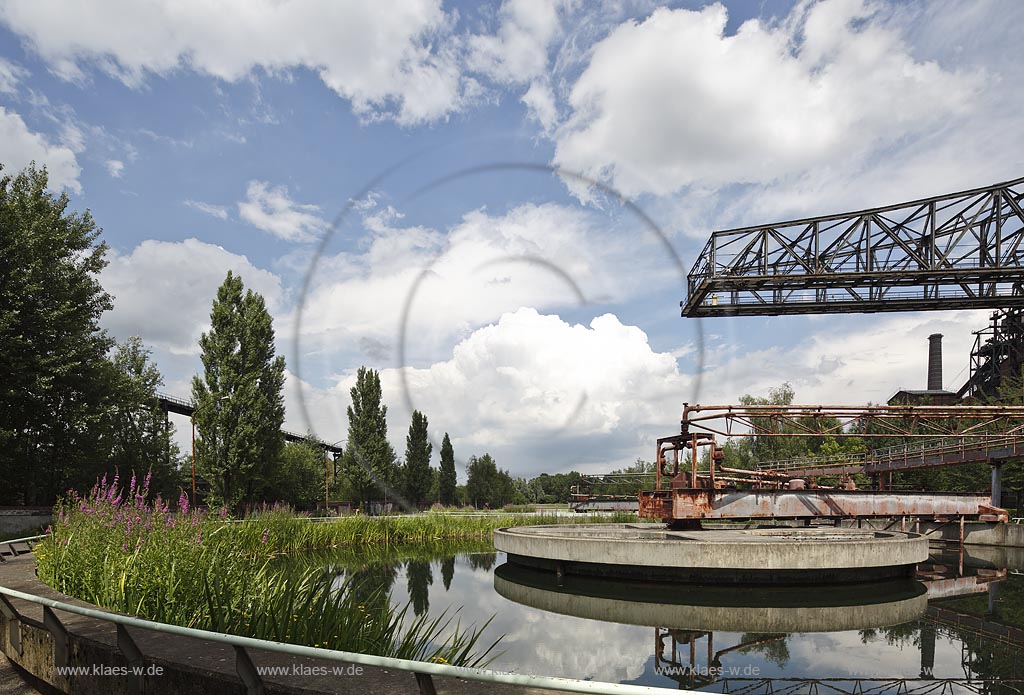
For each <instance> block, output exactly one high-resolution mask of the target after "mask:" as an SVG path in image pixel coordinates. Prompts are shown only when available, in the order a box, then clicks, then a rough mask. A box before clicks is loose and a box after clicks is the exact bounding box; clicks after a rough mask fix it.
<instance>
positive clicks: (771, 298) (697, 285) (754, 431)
mask: <svg viewBox="0 0 1024 695" xmlns="http://www.w3.org/2000/svg"><path fill="white" fill-rule="evenodd" d="M1022 191H1024V178H1022V179H1017V180H1014V181H1009V182H1006V183H1001V184H997V185H994V186H988V187H985V188H977V189H973V190H969V191H963V192H960V193H953V194H949V195H943V196H937V197H934V198H926V199H922V200H916V201H913V202H910V203H903V204H899V205H891V206H887V207H880V208H873V209H870V210H862V211H859V212H853V213H843V214H838V215H827V216H822V217H816V218H807V219H802V220H796V221H792V222H784V223H779V224H771V225H760V226H753V227H745V228H742V229H733V230H727V231H721V232H715V233H713V234H712V236H711V239H710V240H709V241H708V243H707V244H706V245H705V247H704V249H703V251H702V252H701V254H700V256H699V257H698V259H697V261H696V263H695V264H694V266H693V269H692V270H691V272H690V274H689V276H688V278H687V290H688V297H687V299H686V300H685V301H683V302H680V306H681V307H682V314H683V316H687V317H716V316H777V315H792V314H825V313H851V312H862V313H872V312H885V311H929V310H947V309H1002V310H1019V309H1021V308H1024V265H1022V260H1024V247H1022V241H1024V209H1022V199H1024V192H1022ZM972 369H973V367H972ZM979 374H980V372H979ZM974 377H975V375H972V380H976V379H975V378H974ZM969 383H973V382H969ZM960 395H963V394H960ZM681 425H682V426H681V429H680V433H679V434H677V435H674V436H670V437H665V438H662V439H659V440H658V441H657V458H656V462H657V465H656V482H655V489H654V490H647V491H642V492H640V495H639V506H640V515H641V516H643V517H650V518H659V519H662V520H664V521H666V522H669V523H671V524H674V525H676V526H694V525H699V523H700V520H702V519H761V518H772V519H797V520H800V519H802V520H804V521H805V522H808V523H809V522H810V520H812V519H833V520H837V521H838V520H840V519H863V518H879V517H885V518H894V519H896V520H900V519H902V520H903V521H904V523H905V520H906V519H907V518H908V517H910V518H917V519H925V518H927V519H936V520H940V521H949V520H956V519H958V520H960V521H961V523H962V522H963V520H964V519H977V520H983V521H1007V513H1006V511H1005V510H1003V509H1001V508H999V499H1000V470H1001V465H1002V464H1003V463H1006V462H1008V461H1012V460H1015V459H1020V458H1024V406H1005V407H1004V406H977V405H888V406H867V407H852V406H818V405H810V406H797V405H791V406H771V405H768V406H743V405H723V406H702V405H689V404H687V405H685V406H684V410H683V416H682V422H681ZM716 436H721V437H732V436H756V437H850V436H856V437H866V438H878V437H899V438H901V439H903V441H904V442H906V441H912V442H918V443H912V444H902V445H900V446H897V447H888V448H880V449H875V450H872V451H870V452H867V453H864V454H847V455H842V456H834V457H825V458H813V459H794V460H789V461H774V462H766V463H762V464H760V465H759V467H758V468H757V469H755V470H746V469H736V468H728V467H724V466H723V465H722V462H723V460H724V455H723V452H722V449H721V448H719V445H718V442H717V440H716ZM702 450H703V451H706V452H707V455H706V456H703V455H702ZM966 463H986V464H989V465H991V466H992V490H991V495H989V494H954V493H935V492H911V493H907V492H897V491H894V490H893V489H892V474H893V473H894V472H897V471H906V470H915V469H922V468H932V467H938V466H951V465H960V464H966ZM856 474H864V475H866V476H868V478H869V479H870V480H871V488H870V489H856V485H855V484H854V478H853V476H854V475H856ZM823 476H836V480H837V483H836V484H835V485H833V486H831V487H824V486H820V485H818V484H817V481H816V479H817V478H819V477H823ZM666 481H667V483H668V488H667V489H662V487H663V483H664V482H666Z"/></svg>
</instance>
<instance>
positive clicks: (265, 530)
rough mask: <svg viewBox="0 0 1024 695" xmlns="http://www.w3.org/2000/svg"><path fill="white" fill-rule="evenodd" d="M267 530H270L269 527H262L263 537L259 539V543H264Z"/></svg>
mask: <svg viewBox="0 0 1024 695" xmlns="http://www.w3.org/2000/svg"><path fill="white" fill-rule="evenodd" d="M269 531H270V529H266V528H265V529H263V538H261V539H260V542H261V543H266V542H267V532H269Z"/></svg>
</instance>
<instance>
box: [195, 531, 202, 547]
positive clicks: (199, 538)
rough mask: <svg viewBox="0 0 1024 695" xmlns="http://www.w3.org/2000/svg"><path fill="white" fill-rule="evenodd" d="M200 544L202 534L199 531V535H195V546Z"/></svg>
mask: <svg viewBox="0 0 1024 695" xmlns="http://www.w3.org/2000/svg"><path fill="white" fill-rule="evenodd" d="M202 544H203V532H202V531H200V532H199V533H197V534H196V545H202Z"/></svg>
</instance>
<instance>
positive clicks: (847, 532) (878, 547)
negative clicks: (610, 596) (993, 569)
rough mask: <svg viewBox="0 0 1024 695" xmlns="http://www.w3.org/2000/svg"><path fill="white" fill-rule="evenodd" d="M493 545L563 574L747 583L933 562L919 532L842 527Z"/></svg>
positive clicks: (860, 577)
mask: <svg viewBox="0 0 1024 695" xmlns="http://www.w3.org/2000/svg"><path fill="white" fill-rule="evenodd" d="M494 546H495V548H497V549H498V550H500V551H502V552H504V553H506V554H507V556H508V561H509V562H511V563H513V564H517V565H520V566H523V567H532V568H536V569H543V570H549V571H553V572H556V573H558V574H576V575H590V576H606V577H622V578H640V579H649V580H656V581H677V582H686V583H709V582H713V583H716V584H747V585H749V584H825V583H851V582H869V581H870V582H874V581H878V580H881V579H892V578H899V577H909V576H911V575H912V574H913V571H914V566H915V565H916V564H917V563H918V562H923V561H925V560H926V559H927V558H928V540H927V539H926V538H925V537H923V536H921V535H920V534H916V533H906V532H901V531H876V530H871V529H844V528H789V527H772V528H760V529H728V530H700V531H676V530H672V529H669V528H667V527H666V526H665V525H663V524H574V525H556V526H518V527H510V528H502V529H498V530H497V531H495V532H494Z"/></svg>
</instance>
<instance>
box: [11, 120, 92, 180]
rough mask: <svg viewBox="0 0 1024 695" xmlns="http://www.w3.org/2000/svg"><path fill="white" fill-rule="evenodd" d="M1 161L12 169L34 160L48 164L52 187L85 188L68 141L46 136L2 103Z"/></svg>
mask: <svg viewBox="0 0 1024 695" xmlns="http://www.w3.org/2000/svg"><path fill="white" fill-rule="evenodd" d="M0 162H2V163H3V165H4V167H5V168H6V170H7V171H8V172H9V173H13V172H16V171H18V170H20V169H24V168H25V167H26V166H28V165H29V164H30V163H31V162H35V163H36V164H38V165H40V166H45V167H46V170H47V172H48V173H49V175H50V187H51V188H53V189H55V190H59V189H61V188H69V189H71V190H72V191H75V192H76V193H81V192H82V185H81V184H80V183H79V181H78V175H79V174H80V173H81V171H82V169H81V167H79V166H78V161H77V160H76V159H75V153H74V152H73V151H72V150H71V148H70V147H67V146H66V145H55V144H53V143H51V142H50V141H49V140H48V139H47V138H46V136H44V135H42V134H40V133H35V132H33V131H31V130H29V128H28V126H27V125H26V124H25V121H23V120H22V118H21V116H19V115H18V114H16V113H14V112H13V111H8V110H7V109H5V108H4V107H2V106H0Z"/></svg>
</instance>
